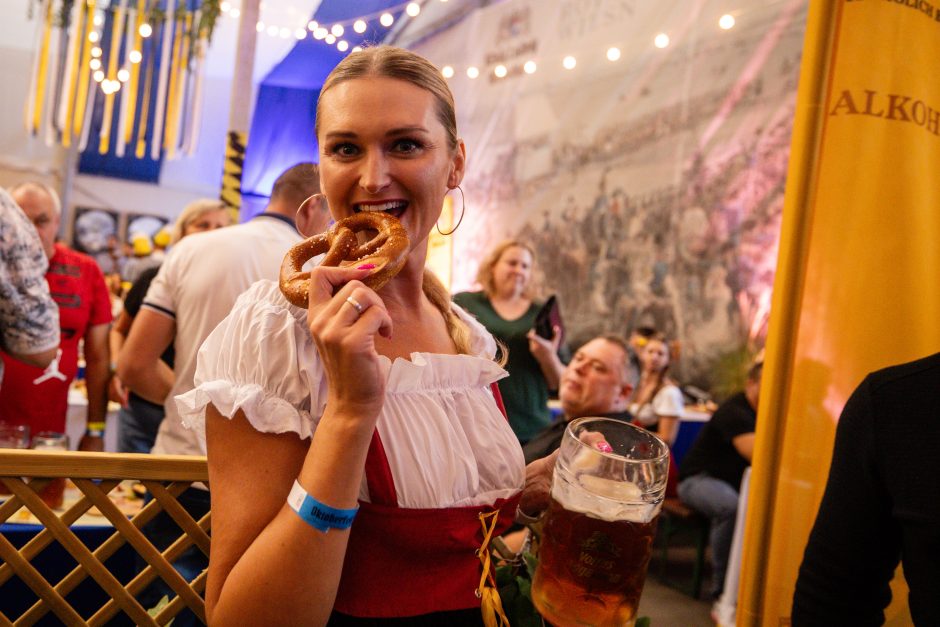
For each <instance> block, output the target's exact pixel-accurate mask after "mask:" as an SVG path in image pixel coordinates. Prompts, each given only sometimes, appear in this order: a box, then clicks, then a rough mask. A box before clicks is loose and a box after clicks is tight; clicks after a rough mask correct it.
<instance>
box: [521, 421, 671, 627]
mask: <svg viewBox="0 0 940 627" xmlns="http://www.w3.org/2000/svg"><path fill="white" fill-rule="evenodd" d="M668 475H669V449H668V447H667V446H666V444H665V443H664V442H663V441H662V440H660V439H659V438H657V437H656V436H654V435H653V434H651V433H650V432H648V431H646V430H645V429H642V428H639V427H635V426H633V425H631V424H628V423H626V422H623V421H620V420H615V419H611V418H592V417H588V418H580V419H577V420H573V421H571V422H570V423H569V424H568V427H567V428H566V429H565V434H564V436H563V439H562V442H561V451H560V453H559V455H558V460H557V462H556V464H555V472H554V478H553V481H552V499H551V505H550V506H549V509H548V512H547V514H546V518H545V526H544V528H543V531H542V538H541V543H540V548H539V565H538V568H537V569H536V571H535V577H534V579H533V581H532V601H533V603H534V604H535V607H536V609H537V610H538V611H539V613H540V614H541V615H542V616H543V617H544V618H545V620H547V621H548V622H550V623H552V624H553V625H557V626H558V627H567V626H569V625H597V626H602V625H628V626H629V625H633V623H634V621H635V620H636V611H637V606H638V605H639V601H640V593H641V592H642V591H643V583H644V581H645V580H646V567H647V565H648V564H649V560H650V553H651V552H652V545H653V538H654V536H655V534H656V522H657V519H658V517H659V510H660V508H661V507H662V502H663V498H664V496H665V494H666V479H667V477H668Z"/></svg>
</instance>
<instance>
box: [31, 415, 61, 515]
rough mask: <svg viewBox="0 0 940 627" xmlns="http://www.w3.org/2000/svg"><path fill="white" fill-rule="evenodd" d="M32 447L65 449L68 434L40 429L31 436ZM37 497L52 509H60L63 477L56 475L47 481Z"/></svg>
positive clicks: (41, 449) (54, 449) (38, 448)
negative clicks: (56, 476)
mask: <svg viewBox="0 0 940 627" xmlns="http://www.w3.org/2000/svg"><path fill="white" fill-rule="evenodd" d="M33 449H34V450H38V451H67V450H69V436H67V435H65V434H64V433H56V432H54V431H40V432H39V433H37V434H36V435H35V436H33ZM39 498H41V499H42V500H43V502H44V503H45V504H46V505H48V506H49V507H50V508H52V509H60V508H61V507H62V504H63V502H64V501H65V478H64V477H58V478H55V479H52V480H51V481H49V483H48V484H46V487H44V488H43V489H42V490H40V491H39Z"/></svg>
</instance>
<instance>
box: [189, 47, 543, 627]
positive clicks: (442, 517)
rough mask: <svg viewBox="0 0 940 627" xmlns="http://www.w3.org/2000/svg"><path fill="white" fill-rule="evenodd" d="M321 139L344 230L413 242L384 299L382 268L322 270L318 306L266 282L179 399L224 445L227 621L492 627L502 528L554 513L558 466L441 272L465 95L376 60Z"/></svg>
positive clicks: (222, 539) (335, 76)
mask: <svg viewBox="0 0 940 627" xmlns="http://www.w3.org/2000/svg"><path fill="white" fill-rule="evenodd" d="M316 133H317V143H318V145H319V149H320V184H321V189H322V193H323V194H324V195H325V196H326V199H327V202H328V205H329V210H330V212H331V214H332V215H333V218H335V219H336V220H337V221H339V220H342V219H343V218H346V217H348V216H352V215H355V214H357V213H360V212H363V211H384V212H386V213H389V214H391V215H393V216H395V217H396V218H398V220H399V221H400V222H401V224H402V226H403V227H404V228H405V229H406V230H407V232H408V237H409V241H410V244H409V246H410V247H409V250H408V253H407V255H408V256H407V259H406V261H405V264H404V267H403V268H402V270H401V271H400V272H399V273H398V274H397V275H396V276H395V277H394V278H392V279H391V280H390V281H389V282H388V283H387V284H385V285H384V286H383V287H381V289H379V290H378V291H376V290H372V289H370V288H369V287H367V286H366V285H365V284H364V283H363V282H362V279H364V278H365V277H367V276H368V275H369V274H370V272H372V271H373V270H374V269H375V267H374V266H371V265H370V264H362V265H361V266H358V267H356V266H350V267H323V266H317V267H315V268H314V269H313V270H312V271H311V278H310V289H309V300H308V303H307V308H306V309H301V308H299V307H296V306H294V305H291V304H290V303H289V302H288V301H287V300H286V299H285V298H284V295H283V294H282V293H281V292H280V290H279V289H278V285H277V283H276V282H274V281H259V282H257V283H255V284H254V285H253V286H252V287H250V288H249V289H248V290H247V291H246V292H244V293H243V294H242V295H241V296H240V297H239V299H238V300H237V301H236V303H235V305H234V307H233V309H232V312H231V313H230V314H229V316H228V317H227V318H225V319H224V320H223V321H222V322H221V323H220V324H219V325H218V326H217V327H216V328H215V330H214V331H213V332H212V333H211V334H210V335H209V337H208V338H207V339H206V341H205V343H204V344H203V345H202V348H201V349H200V351H199V360H198V365H197V367H196V374H195V384H196V387H195V389H194V390H192V391H191V392H188V393H187V394H184V395H181V396H179V397H177V405H178V407H179V408H180V412H181V414H182V416H183V419H184V423H186V424H188V425H190V426H192V427H195V428H196V429H203V428H204V429H205V436H206V445H207V447H208V457H209V483H210V485H211V486H212V492H211V495H212V523H213V524H212V554H211V556H210V560H209V577H208V582H207V587H206V613H207V616H208V619H209V624H211V625H246V624H258V625H287V624H297V625H324V624H326V623H327V622H328V621H329V623H330V624H331V625H359V624H369V625H373V624H378V623H380V622H381V621H382V619H398V620H396V621H395V623H394V624H405V623H407V624H426V625H471V624H473V625H480V624H483V612H487V613H488V615H489V616H490V618H491V619H493V612H494V611H495V608H494V604H493V603H492V601H493V595H494V594H495V589H494V588H493V587H492V586H491V585H490V583H489V582H490V579H489V577H488V576H487V575H489V573H488V572H486V571H484V570H483V568H482V565H481V561H480V558H479V557H478V556H479V555H486V547H485V546H482V547H481V545H482V544H484V538H485V537H486V535H487V534H486V533H485V532H484V526H485V528H486V529H487V530H490V529H491V530H492V533H494V534H499V533H502V531H504V530H505V529H506V528H507V527H508V525H509V524H510V523H511V522H512V520H513V519H514V517H515V515H516V511H517V506H518V507H519V508H522V510H523V511H525V512H527V513H532V512H533V511H536V510H538V509H539V508H543V507H544V506H545V505H546V504H547V500H548V494H547V490H546V489H545V486H546V485H547V483H548V482H547V481H546V479H547V478H548V477H550V467H551V466H550V464H548V463H538V462H536V463H533V464H532V465H530V472H531V474H532V476H527V472H526V468H525V465H524V459H523V456H522V450H521V448H520V447H519V444H518V442H517V441H516V438H515V437H514V435H513V433H512V430H511V429H510V428H509V425H508V424H507V422H506V420H505V418H504V417H503V415H502V414H501V413H500V410H499V408H498V406H497V404H496V401H495V398H494V395H493V393H492V392H491V384H492V383H493V382H495V381H496V380H497V379H499V378H501V377H503V376H505V372H504V371H503V369H502V368H500V367H499V365H498V364H497V362H496V361H494V358H495V353H496V343H495V341H494V340H493V338H492V337H491V336H490V334H489V333H487V332H486V330H485V329H483V327H482V326H480V325H479V324H477V323H476V322H475V321H474V320H473V319H472V317H470V316H469V315H468V314H467V313H466V312H464V311H463V310H462V309H461V308H460V307H458V306H455V305H453V304H452V303H451V301H450V295H449V294H448V293H447V291H446V289H445V288H444V286H443V285H442V284H441V283H440V281H438V280H437V279H436V278H435V277H434V276H433V274H432V273H430V272H426V271H425V261H426V259H427V247H428V234H429V233H430V231H431V229H433V228H434V225H435V224H436V222H437V220H438V218H439V217H440V213H441V207H442V206H443V200H444V195H445V194H446V193H447V192H448V191H449V190H451V189H454V188H456V187H457V185H459V184H460V182H461V180H462V178H463V175H464V169H465V166H466V149H465V148H464V144H463V141H462V140H461V139H460V138H459V136H458V134H457V125H456V114H455V111H454V101H453V96H452V94H451V92H450V89H449V87H448V86H447V82H446V81H445V80H444V79H443V77H442V76H441V74H440V71H439V70H438V69H437V68H436V67H434V66H433V65H432V64H431V63H430V62H428V61H427V60H426V59H424V58H422V57H420V56H418V55H416V54H414V53H412V52H409V51H407V50H402V49H400V48H393V47H389V46H379V47H376V48H367V49H365V50H363V51H361V52H354V53H352V54H350V55H348V56H347V57H346V58H345V59H344V60H343V61H341V62H340V63H339V65H337V66H336V68H334V70H333V71H332V72H331V73H330V75H329V76H328V77H327V79H326V81H325V83H324V85H323V88H322V90H321V91H320V96H319V101H318V103H317V119H316ZM541 461H542V460H540V462H541ZM536 478H539V479H540V481H536ZM535 486H538V487H535ZM481 548H482V552H481V553H477V552H476V551H477V550H478V549H481ZM481 609H482V610H483V611H482V612H481ZM493 620H495V619H493Z"/></svg>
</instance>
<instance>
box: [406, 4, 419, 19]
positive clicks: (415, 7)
mask: <svg viewBox="0 0 940 627" xmlns="http://www.w3.org/2000/svg"><path fill="white" fill-rule="evenodd" d="M405 13H407V14H408V15H410V16H411V17H418V13H421V5H420V4H418V3H417V2H409V3H408V6H406V7H405Z"/></svg>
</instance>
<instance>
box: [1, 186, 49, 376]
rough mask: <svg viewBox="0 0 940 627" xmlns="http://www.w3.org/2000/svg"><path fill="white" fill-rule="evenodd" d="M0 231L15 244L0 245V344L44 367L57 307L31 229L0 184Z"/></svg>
mask: <svg viewBox="0 0 940 627" xmlns="http://www.w3.org/2000/svg"><path fill="white" fill-rule="evenodd" d="M0 231H2V232H6V234H7V236H8V237H9V242H12V243H16V244H17V245H19V246H20V247H18V246H15V245H14V246H3V247H0V284H2V285H4V286H5V288H6V289H5V297H4V298H3V299H0V349H2V350H3V352H4V353H6V354H7V355H9V356H10V357H12V358H13V359H16V360H17V361H21V362H23V363H25V364H29V365H30V366H35V367H37V368H45V367H46V366H48V365H49V364H50V363H52V360H53V359H55V356H56V353H57V352H58V349H59V308H58V306H57V305H56V303H55V301H54V300H53V299H52V296H51V295H50V294H49V284H48V283H46V276H45V274H46V269H47V268H48V267H49V260H48V259H47V258H46V253H45V252H43V249H42V245H41V244H40V242H39V235H38V234H37V233H36V229H35V228H34V227H33V225H32V224H30V222H29V220H28V219H27V218H26V215H25V214H24V213H23V212H22V210H20V208H19V207H17V206H16V203H14V202H13V199H12V198H10V196H9V194H7V192H6V191H5V190H2V189H0Z"/></svg>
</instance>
